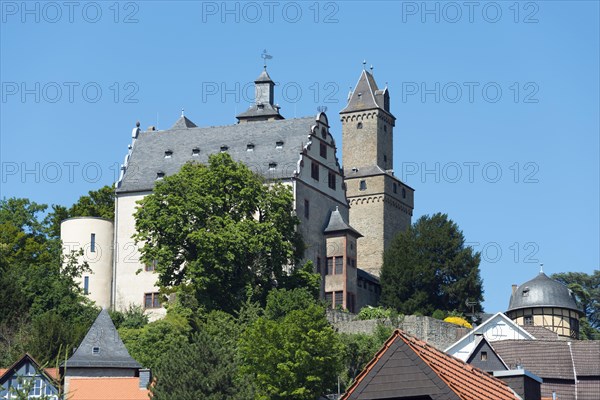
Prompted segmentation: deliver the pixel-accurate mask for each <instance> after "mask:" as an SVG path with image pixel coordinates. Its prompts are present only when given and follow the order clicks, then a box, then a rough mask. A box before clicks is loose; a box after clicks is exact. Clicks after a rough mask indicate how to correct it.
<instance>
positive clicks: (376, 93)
mask: <svg viewBox="0 0 600 400" xmlns="http://www.w3.org/2000/svg"><path fill="white" fill-rule="evenodd" d="M386 91H387V88H386V89H384V90H379V88H378V87H377V83H376V82H375V79H374V78H373V75H371V73H369V72H367V71H366V70H363V71H362V73H361V74H360V77H359V78H358V82H357V83H356V86H355V87H354V90H353V91H352V94H351V95H350V99H349V101H348V104H347V105H346V107H345V108H344V109H343V110H342V111H340V114H344V113H350V112H355V111H363V110H365V111H366V110H372V109H377V108H379V109H382V110H384V111H387V110H385V105H384V104H383V95H384V93H385V92H386ZM388 112H389V111H388ZM390 116H391V114H390Z"/></svg>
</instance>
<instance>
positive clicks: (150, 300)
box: [144, 292, 160, 308]
mask: <svg viewBox="0 0 600 400" xmlns="http://www.w3.org/2000/svg"><path fill="white" fill-rule="evenodd" d="M144 308H160V300H159V294H158V292H154V293H144Z"/></svg>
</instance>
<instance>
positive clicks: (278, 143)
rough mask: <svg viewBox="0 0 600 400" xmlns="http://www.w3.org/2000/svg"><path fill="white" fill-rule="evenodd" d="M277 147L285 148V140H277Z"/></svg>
mask: <svg viewBox="0 0 600 400" xmlns="http://www.w3.org/2000/svg"><path fill="white" fill-rule="evenodd" d="M275 148H276V149H283V141H282V140H278V141H277V142H275Z"/></svg>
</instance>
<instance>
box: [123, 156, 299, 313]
mask: <svg viewBox="0 0 600 400" xmlns="http://www.w3.org/2000/svg"><path fill="white" fill-rule="evenodd" d="M292 200H293V195H292V193H291V191H290V190H289V188H288V187H286V186H284V185H281V184H271V185H265V184H264V182H263V180H262V179H261V178H260V177H259V176H258V175H256V174H254V173H253V172H252V171H250V169H248V167H246V166H245V165H244V164H242V163H237V162H234V161H233V160H232V159H231V157H230V156H229V155H228V154H226V153H221V154H216V155H212V156H210V157H209V160H208V164H206V165H204V164H196V163H188V164H185V165H184V166H183V167H182V168H181V170H180V171H179V172H178V173H177V174H174V175H171V176H168V177H166V178H165V179H164V180H162V181H160V182H158V183H157V184H156V186H155V188H154V192H153V193H152V194H150V195H148V196H146V197H145V198H144V199H143V200H141V201H140V202H139V205H140V206H139V208H138V210H137V212H136V214H135V218H136V230H137V234H136V236H135V239H136V241H137V242H139V243H143V247H142V248H141V254H142V256H141V259H142V262H147V263H148V262H152V261H156V271H157V272H158V284H159V286H160V287H161V289H162V292H163V293H170V292H174V291H179V292H183V293H187V294H189V295H192V296H194V297H195V298H196V300H197V303H198V305H199V306H200V307H204V308H205V309H206V310H213V309H222V310H225V311H229V312H232V311H235V310H238V309H239V308H240V307H241V305H242V304H243V303H244V301H245V300H246V298H247V294H248V293H249V292H250V293H252V294H253V296H254V297H255V298H256V299H260V300H262V301H264V299H265V298H266V295H267V293H268V292H269V290H270V289H271V288H273V287H275V286H276V285H277V284H278V282H283V281H284V280H285V279H286V277H287V276H288V273H287V272H286V270H287V269H286V266H296V265H297V263H298V260H299V259H300V257H301V253H302V245H301V241H300V236H299V234H298V233H297V231H296V226H297V224H298V219H297V218H296V217H295V216H293V214H292V211H293V210H292Z"/></svg>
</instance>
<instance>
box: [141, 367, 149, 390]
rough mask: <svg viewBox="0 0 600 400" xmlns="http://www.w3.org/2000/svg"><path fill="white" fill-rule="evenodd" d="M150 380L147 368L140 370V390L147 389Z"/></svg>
mask: <svg viewBox="0 0 600 400" xmlns="http://www.w3.org/2000/svg"><path fill="white" fill-rule="evenodd" d="M151 378H152V374H151V372H150V370H149V369H148V368H143V369H140V389H147V388H148V385H149V384H150V379H151Z"/></svg>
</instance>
